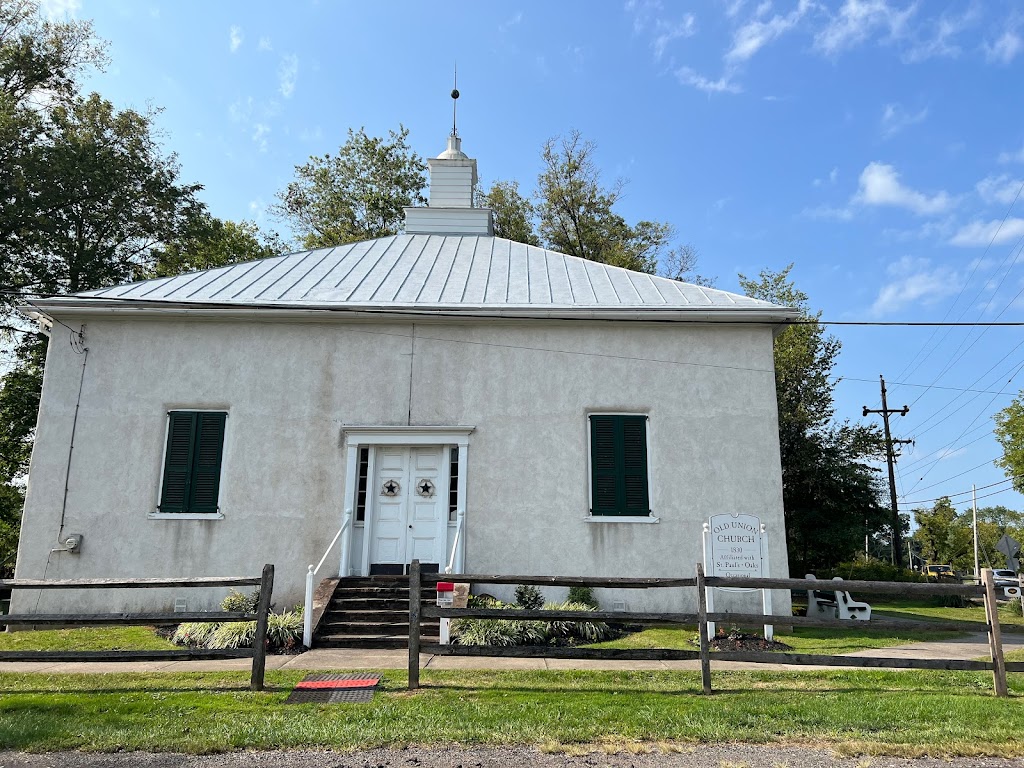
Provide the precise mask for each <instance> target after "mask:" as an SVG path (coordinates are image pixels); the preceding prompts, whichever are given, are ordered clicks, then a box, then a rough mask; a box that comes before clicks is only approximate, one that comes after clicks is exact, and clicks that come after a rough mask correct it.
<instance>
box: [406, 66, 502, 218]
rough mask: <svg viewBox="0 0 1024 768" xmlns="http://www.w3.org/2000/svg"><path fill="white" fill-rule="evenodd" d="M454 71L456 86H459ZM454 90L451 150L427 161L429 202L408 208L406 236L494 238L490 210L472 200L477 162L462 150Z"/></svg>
mask: <svg viewBox="0 0 1024 768" xmlns="http://www.w3.org/2000/svg"><path fill="white" fill-rule="evenodd" d="M458 78H459V72H458V69H456V70H455V85H456V86H458V84H459V79H458ZM458 98H459V89H458V87H455V88H453V89H452V132H451V135H450V136H449V137H448V147H447V148H446V149H445V151H444V152H442V153H441V154H440V155H438V156H437V157H431V158H428V160H427V167H428V168H429V169H430V199H429V200H428V201H427V204H426V206H422V207H410V208H406V209H405V233H406V234H407V235H476V236H478V237H493V236H494V221H493V219H492V216H491V210H490V209H489V208H477V207H476V205H475V202H476V201H475V200H474V199H473V195H474V190H475V189H476V185H477V175H476V160H474V159H473V158H471V157H470V156H469V155H467V154H466V153H465V152H463V151H462V139H460V138H459V133H458V122H457V120H456V119H457V117H458V112H457V111H456V109H457V104H458V101H457V99H458Z"/></svg>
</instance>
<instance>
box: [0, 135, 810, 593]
mask: <svg viewBox="0 0 1024 768" xmlns="http://www.w3.org/2000/svg"><path fill="white" fill-rule="evenodd" d="M429 166H430V182H431V183H430V201H429V205H427V206H425V207H417V208H410V209H408V210H407V211H406V216H407V218H406V227H405V232H404V234H401V235H396V236H393V237H384V238H380V239H377V240H370V241H366V242H359V243H354V244H348V245H343V246H338V247H335V248H322V249H319V250H314V251H308V252H302V253H292V254H288V255H283V256H279V257H276V258H269V259H265V260H262V261H256V262H251V263H244V264H236V265H234V266H229V267H223V268H218V269H210V270H205V271H202V272H196V273H192V274H186V275H181V276H177V277H172V278H163V279H155V280H147V281H145V282H140V283H134V284H130V285H122V286H117V287H114V288H108V289H104V290H97V291H91V292H88V293H83V294H79V295H74V296H64V297H55V298H49V299H46V300H41V301H38V302H36V303H35V305H34V306H33V307H31V308H25V311H27V312H29V313H30V314H32V315H33V316H34V317H35V318H36V319H37V320H38V321H39V322H40V323H41V324H42V325H43V326H44V327H46V328H48V329H50V332H51V334H52V339H51V343H50V347H49V353H48V359H47V363H46V372H45V380H44V385H43V393H42V402H41V406H40V410H39V423H38V431H37V435H36V443H35V450H34V453H33V457H32V465H31V471H30V476H29V481H28V496H27V502H26V507H25V515H24V524H23V529H22V537H21V543H20V548H19V553H18V562H17V571H16V576H17V577H18V578H33V579H39V578H46V579H57V578H87V577H94V578H98V577H134V576H177V575H196V576H202V575H211V576H212V575H250V574H256V573H258V572H259V569H260V567H261V566H262V565H263V563H268V562H269V563H274V564H275V566H276V569H277V584H276V588H275V594H276V596H277V599H276V600H275V602H276V603H277V604H278V606H279V607H281V606H288V605H291V604H294V603H297V602H300V601H301V599H302V595H303V586H304V577H305V574H306V571H307V566H308V564H309V563H315V562H317V561H318V560H319V559H320V557H321V555H322V554H323V553H324V551H325V549H327V547H328V544H330V543H331V542H332V540H334V539H335V537H336V534H338V532H339V531H341V535H340V536H337V542H336V543H335V545H334V547H333V549H332V550H331V551H330V554H329V556H328V559H327V564H326V565H325V566H324V569H323V573H322V574H321V576H341V577H350V576H365V575H369V574H379V573H402V572H403V570H404V569H405V568H406V567H407V565H408V563H409V562H410V561H411V560H413V559H414V558H417V559H419V560H420V561H421V562H423V563H426V564H432V565H433V567H434V568H437V569H440V570H444V569H446V568H450V569H451V570H452V571H454V572H456V573H459V572H462V573H490V574H538V575H608V576H686V577H689V576H692V574H693V569H694V564H695V563H696V562H697V561H698V560H700V559H701V557H702V524H703V523H704V522H705V521H706V520H707V519H708V517H709V516H710V515H712V514H721V513H744V514H754V515H756V516H758V517H759V518H760V519H761V521H762V522H763V523H765V524H766V526H767V527H768V529H769V530H770V532H771V533H772V534H773V535H772V537H771V563H772V575H774V576H787V575H788V568H787V559H786V548H785V534H784V528H783V512H782V480H781V472H780V461H779V437H778V417H777V411H776V399H775V380H774V365H773V352H772V339H773V334H774V333H775V332H777V331H778V330H779V329H780V328H781V327H782V326H783V324H785V323H786V322H787V321H790V320H792V319H794V318H795V317H796V316H797V313H796V312H795V311H794V310H792V309H789V308H785V307H778V306H773V305H771V304H769V303H766V302H763V301H758V300H755V299H751V298H747V297H744V296H739V295H735V294H732V293H727V292H725V291H721V290H714V289H710V288H704V287H699V286H696V285H690V284H686V283H681V282H677V281H673V280H669V279H666V278H661V277H656V276H652V275H648V274H642V273H637V272H630V271H628V270H625V269H620V268H616V267H611V266H606V265H603V264H599V263H595V262H590V261H585V260H581V259H578V258H574V257H572V256H567V255H564V254H561V253H555V252H552V251H549V250H545V249H543V248H539V247H534V246H530V245H525V244H523V243H517V242H511V241H509V240H506V239H502V238H498V237H494V235H493V227H492V215H491V212H490V211H489V210H487V209H485V208H480V207H476V205H475V204H474V203H475V201H474V198H473V189H474V182H475V181H476V178H477V166H476V160H473V159H471V158H469V157H468V156H467V155H466V154H464V153H463V151H462V149H461V140H460V139H459V138H458V137H456V136H455V135H453V136H451V137H449V139H448V146H447V149H446V150H445V151H444V152H443V153H441V154H440V155H439V156H438V157H436V158H434V159H431V160H430V161H429ZM65 326H69V327H71V328H74V329H76V330H77V329H79V328H81V329H82V335H81V339H73V341H74V344H69V343H68V336H69V332H68V331H67V328H66V327H65ZM72 446H73V447H72ZM69 534H80V535H81V536H82V537H83V538H82V541H81V546H80V548H79V549H78V551H76V552H66V551H60V549H61V547H62V542H63V541H65V539H66V538H67V536H68V535H69ZM54 550H58V551H54ZM672 592H674V591H673V590H652V591H651V592H650V593H647V592H636V591H634V592H630V593H628V594H626V595H624V596H620V597H622V599H624V600H628V601H629V602H628V605H629V609H630V610H633V609H636V610H657V609H658V608H660V607H664V604H663V603H664V601H665V600H671V601H673V602H672V605H671V609H672V610H680V609H682V608H685V607H687V606H686V605H680V604H679V601H680V600H682V599H683V598H680V597H679V596H678V594H671V595H670V594H669V593H672ZM691 592H692V591H691ZM196 594H197V593H196V592H195V591H190V592H189V593H188V600H189V603H188V608H189V610H195V609H201V608H205V607H212V606H213V605H215V603H216V601H217V600H219V598H220V596H221V595H220V593H218V594H217V595H212V594H211V595H209V596H208V597H207V598H197V596H196ZM176 597H178V596H177V595H175V594H173V591H172V590H168V591H166V593H161V594H160V596H159V597H158V596H156V595H155V594H154V592H152V591H149V590H138V591H134V592H133V591H130V590H126V591H124V592H121V593H117V594H116V596H115V597H112V596H111V593H106V594H104V593H97V592H95V591H92V592H89V593H82V594H75V595H74V596H73V597H72V596H70V595H69V594H68V593H63V592H48V593H41V594H36V593H31V592H27V591H18V592H17V593H16V594H15V603H16V605H15V606H14V609H16V611H17V612H18V613H22V612H31V611H32V610H38V611H53V610H60V609H61V608H62V607H64V608H67V607H68V606H67V605H64V604H62V603H61V602H60V601H62V600H64V601H68V600H73V601H74V607H75V608H76V610H78V611H79V612H82V611H87V610H96V611H110V610H128V609H140V608H144V609H147V610H156V609H160V608H170V607H171V606H172V605H173V604H174V600H175V598H176ZM609 597H610V596H609ZM691 597H692V595H691ZM154 600H157V601H161V600H162V601H164V605H162V606H161V605H154V604H153V601H154ZM112 601H113V602H116V603H117V604H116V605H112V604H111V603H112ZM609 607H610V606H609ZM776 608H777V610H778V611H780V612H782V613H787V612H788V600H777V601H776Z"/></svg>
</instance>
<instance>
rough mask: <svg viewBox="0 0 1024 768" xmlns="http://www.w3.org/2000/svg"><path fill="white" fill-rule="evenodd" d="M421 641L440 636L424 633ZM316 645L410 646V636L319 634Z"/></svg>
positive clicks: (427, 641)
mask: <svg viewBox="0 0 1024 768" xmlns="http://www.w3.org/2000/svg"><path fill="white" fill-rule="evenodd" d="M421 642H423V643H437V642H440V639H439V638H438V637H431V636H429V635H424V636H423V638H422V640H421ZM314 647H316V648H408V647H409V637H408V636H407V635H404V636H397V637H396V636H393V635H379V636H376V637H374V636H370V635H322V636H318V637H317V639H316V641H315V643H314Z"/></svg>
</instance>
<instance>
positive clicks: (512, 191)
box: [477, 181, 540, 245]
mask: <svg viewBox="0 0 1024 768" xmlns="http://www.w3.org/2000/svg"><path fill="white" fill-rule="evenodd" d="M477 199H478V201H479V205H480V207H481V208H490V209H491V210H492V211H493V212H494V235H495V237H504V238H506V239H508V240H514V241H515V242H517V243H526V244H527V245H540V238H538V237H537V233H536V231H535V230H534V224H533V222H534V219H535V218H536V215H537V212H536V210H535V209H534V206H533V203H532V202H530V199H529V198H528V197H523V196H522V195H521V194H520V193H519V182H518V181H496V182H494V183H493V184H492V185H491V186H490V188H489V189H488V190H487V191H486V192H481V193H479V195H478V197H477Z"/></svg>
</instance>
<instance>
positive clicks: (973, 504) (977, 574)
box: [971, 484, 981, 584]
mask: <svg viewBox="0 0 1024 768" xmlns="http://www.w3.org/2000/svg"><path fill="white" fill-rule="evenodd" d="M971 507H972V508H973V510H974V523H973V525H972V526H971V527H972V528H973V529H974V578H976V579H981V571H979V570H978V490H977V489H976V488H975V487H974V485H973V484H971ZM978 583H979V584H980V583H981V582H980V581H979V582H978Z"/></svg>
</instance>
